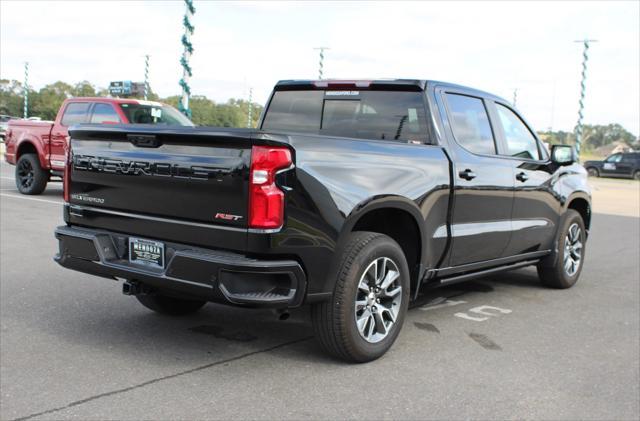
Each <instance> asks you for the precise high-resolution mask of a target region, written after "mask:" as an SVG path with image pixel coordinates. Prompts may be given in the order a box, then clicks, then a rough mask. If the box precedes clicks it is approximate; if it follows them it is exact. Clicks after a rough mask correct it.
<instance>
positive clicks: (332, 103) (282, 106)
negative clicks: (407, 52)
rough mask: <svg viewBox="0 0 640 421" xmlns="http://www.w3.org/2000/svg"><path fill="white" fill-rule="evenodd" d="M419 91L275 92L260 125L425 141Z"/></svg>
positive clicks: (342, 134)
mask: <svg viewBox="0 0 640 421" xmlns="http://www.w3.org/2000/svg"><path fill="white" fill-rule="evenodd" d="M422 95H423V94H422V92H396V91H276V93H275V94H274V96H273V99H272V100H271V103H270V104H269V108H268V110H267V113H266V116H265V119H264V123H263V125H262V128H263V129H265V130H282V131H296V132H302V133H313V134H324V135H329V136H339V137H352V138H358V139H371V140H388V141H398V142H407V141H419V142H425V141H426V140H427V128H426V121H427V117H426V112H425V107H424V103H423V96H422Z"/></svg>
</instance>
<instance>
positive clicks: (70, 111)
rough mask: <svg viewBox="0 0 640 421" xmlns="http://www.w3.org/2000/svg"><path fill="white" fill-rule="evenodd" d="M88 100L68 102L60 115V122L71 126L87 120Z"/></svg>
mask: <svg viewBox="0 0 640 421" xmlns="http://www.w3.org/2000/svg"><path fill="white" fill-rule="evenodd" d="M89 105H91V103H89V102H70V103H69V104H67V108H65V110H64V114H63V115H62V121H61V124H62V125H63V126H73V125H74V124H80V123H84V122H86V121H87V114H88V112H89Z"/></svg>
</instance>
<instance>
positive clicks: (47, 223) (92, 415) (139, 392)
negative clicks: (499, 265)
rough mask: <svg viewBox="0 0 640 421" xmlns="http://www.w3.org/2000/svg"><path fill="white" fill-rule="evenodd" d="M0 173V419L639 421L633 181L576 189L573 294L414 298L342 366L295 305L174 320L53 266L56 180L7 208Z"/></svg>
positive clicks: (517, 275)
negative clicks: (389, 333)
mask: <svg viewBox="0 0 640 421" xmlns="http://www.w3.org/2000/svg"><path fill="white" fill-rule="evenodd" d="M0 170H1V171H0V173H1V177H2V178H1V184H0V186H1V192H0V202H1V205H0V206H1V207H0V210H1V212H0V214H1V230H0V235H1V254H0V270H1V276H0V320H1V323H0V368H1V370H0V382H1V383H0V385H1V399H0V418H2V419H3V420H11V419H41V420H44V419H47V420H50V419H51V420H52V419H56V420H58V419H82V420H89V419H123V420H124V419H185V420H186V419H229V418H243V419H247V418H248V419H282V418H286V419H303V418H305V419H306V418H312V419H318V418H322V419H329V418H330V419H335V418H349V419H356V418H358V419H363V418H368V419H371V418H373V419H381V418H394V419H463V418H465V419H466V418H473V419H505V418H509V419H513V418H518V419H524V418H527V419H620V420H621V419H638V418H639V417H640V387H639V382H640V362H639V358H640V357H639V356H640V288H639V280H640V218H639V216H640V215H639V212H640V183H637V182H632V181H622V180H592V182H593V184H594V208H595V214H594V217H593V224H592V225H593V229H592V231H591V237H590V239H589V242H588V244H587V257H586V263H585V267H584V270H583V272H582V278H581V279H580V281H579V283H578V284H577V285H576V286H575V287H574V288H572V289H570V290H563V291H557V290H550V289H546V288H544V287H541V286H540V285H539V284H538V281H537V278H536V275H535V271H534V270H532V269H524V270H518V271H515V272H511V273H505V274H501V275H495V276H492V277H488V278H484V279H480V280H477V281H473V282H469V283H466V284H460V285H457V286H452V287H449V288H445V289H440V290H436V291H430V292H428V293H426V294H424V295H423V296H422V297H421V298H420V302H419V303H418V305H416V306H415V307H414V308H413V309H411V310H410V311H409V314H408V317H407V320H406V322H405V325H404V328H403V331H402V333H401V334H400V337H399V339H398V341H397V342H396V344H395V345H394V347H393V348H392V349H391V351H390V352H389V353H388V354H387V355H386V356H384V357H383V358H382V359H380V360H378V361H375V362H372V363H369V364H365V365H346V364H343V363H341V362H338V361H334V360H332V359H330V358H328V357H326V356H325V355H324V354H323V353H322V352H321V351H320V350H319V348H318V346H317V345H316V343H315V341H314V340H313V338H312V337H311V325H310V321H309V317H308V314H307V311H306V309H300V310H299V311H296V312H295V313H293V315H292V317H291V318H290V319H289V320H287V321H278V320H277V318H276V316H275V315H274V314H273V313H271V312H269V311H246V310H239V309H234V308H228V307H223V306H218V305H213V304H210V305H208V306H206V307H205V308H204V309H203V310H202V311H201V312H200V313H198V314H197V315H194V316H189V317H186V318H175V319H174V318H169V317H164V316H159V315H157V314H154V313H152V312H150V311H149V310H147V309H145V308H143V307H142V306H141V305H140V304H138V302H137V301H136V300H135V299H134V298H131V297H126V296H123V295H122V294H121V293H120V290H121V286H120V284H118V283H116V282H113V281H109V280H105V279H99V278H93V277H90V276H85V275H82V274H80V273H76V272H72V271H68V270H64V269H62V268H60V267H58V266H57V265H56V264H55V263H54V262H53V260H52V257H53V255H54V254H55V253H56V249H57V244H56V241H55V240H54V238H53V230H54V228H55V227H56V226H57V225H59V224H60V223H61V218H62V216H61V205H60V204H61V202H62V200H61V184H60V183H57V184H50V186H49V187H48V189H47V191H46V192H45V193H44V194H43V195H41V196H38V197H24V196H20V195H19V194H18V193H17V191H16V189H15V185H14V181H13V167H10V166H8V165H6V164H5V163H2V164H1V165H0ZM612 191H615V192H614V193H612ZM601 199H602V202H599V200H601ZM484 306H491V307H493V308H489V307H484ZM496 308H497V309H496Z"/></svg>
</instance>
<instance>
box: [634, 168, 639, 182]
mask: <svg viewBox="0 0 640 421" xmlns="http://www.w3.org/2000/svg"><path fill="white" fill-rule="evenodd" d="M633 179H634V180H637V181H640V170H636V172H634V173H633Z"/></svg>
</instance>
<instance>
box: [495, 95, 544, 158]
mask: <svg viewBox="0 0 640 421" xmlns="http://www.w3.org/2000/svg"><path fill="white" fill-rule="evenodd" d="M496 109H497V111H498V116H499V118H500V123H501V124H502V128H503V130H504V137H505V140H506V142H507V155H510V156H514V157H517V158H524V159H535V160H540V159H541V156H540V150H539V149H538V142H537V141H536V138H535V137H534V136H533V134H532V133H531V131H530V130H529V128H528V127H527V126H526V125H525V124H524V122H523V121H522V120H520V117H518V115H517V114H516V113H514V112H513V111H511V110H510V109H509V108H507V107H505V106H504V105H502V104H497V103H496Z"/></svg>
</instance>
